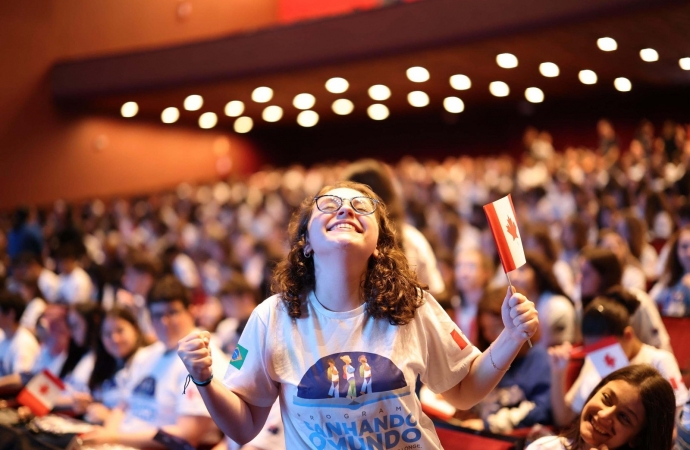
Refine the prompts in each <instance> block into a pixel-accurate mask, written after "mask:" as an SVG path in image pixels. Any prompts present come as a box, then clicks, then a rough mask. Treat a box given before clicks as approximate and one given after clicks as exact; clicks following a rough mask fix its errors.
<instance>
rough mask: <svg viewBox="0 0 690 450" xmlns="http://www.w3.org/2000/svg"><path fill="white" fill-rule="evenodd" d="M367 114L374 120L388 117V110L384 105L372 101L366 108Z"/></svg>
mask: <svg viewBox="0 0 690 450" xmlns="http://www.w3.org/2000/svg"><path fill="white" fill-rule="evenodd" d="M367 114H368V115H369V117H371V118H372V119H374V120H384V119H387V118H388V116H389V115H390V111H388V108H387V107H386V105H382V104H380V103H374V104H373V105H371V106H370V107H368V108H367Z"/></svg>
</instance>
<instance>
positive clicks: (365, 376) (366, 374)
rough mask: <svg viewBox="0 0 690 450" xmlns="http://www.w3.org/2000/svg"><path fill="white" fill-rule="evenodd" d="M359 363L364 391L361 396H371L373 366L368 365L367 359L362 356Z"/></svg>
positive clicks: (361, 391) (362, 390)
mask: <svg viewBox="0 0 690 450" xmlns="http://www.w3.org/2000/svg"><path fill="white" fill-rule="evenodd" d="M358 361H359V376H360V377H362V380H363V382H362V389H361V390H360V391H359V393H360V394H362V395H364V394H371V366H370V365H369V364H367V357H366V356H364V355H360V356H359V358H358Z"/></svg>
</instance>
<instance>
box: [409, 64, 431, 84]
mask: <svg viewBox="0 0 690 450" xmlns="http://www.w3.org/2000/svg"><path fill="white" fill-rule="evenodd" d="M407 79H408V80H410V81H413V82H415V83H423V82H425V81H429V71H428V70H426V69H425V68H424V67H419V66H416V67H410V68H409V69H407Z"/></svg>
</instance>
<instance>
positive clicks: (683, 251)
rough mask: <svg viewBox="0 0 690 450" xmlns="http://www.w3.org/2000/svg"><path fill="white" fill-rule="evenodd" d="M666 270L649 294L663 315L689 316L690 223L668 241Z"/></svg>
mask: <svg viewBox="0 0 690 450" xmlns="http://www.w3.org/2000/svg"><path fill="white" fill-rule="evenodd" d="M670 249H671V251H670V253H669V256H668V259H667V261H666V270H665V271H664V274H663V275H662V276H661V278H660V279H659V282H658V283H657V284H655V285H654V287H653V288H652V290H651V291H650V292H649V295H650V296H651V297H652V299H653V300H654V301H655V302H656V304H657V305H658V306H659V309H660V310H661V314H663V315H664V316H676V317H687V316H690V225H686V226H684V227H683V228H681V229H680V230H679V231H678V232H677V233H676V234H675V235H674V236H673V237H672V238H671V241H670Z"/></svg>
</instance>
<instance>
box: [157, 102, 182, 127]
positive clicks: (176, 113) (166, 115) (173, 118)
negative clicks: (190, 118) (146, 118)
mask: <svg viewBox="0 0 690 450" xmlns="http://www.w3.org/2000/svg"><path fill="white" fill-rule="evenodd" d="M179 118H180V110H179V109H177V108H175V107H174V106H171V107H169V108H165V109H164V110H163V112H162V113H161V121H162V122H163V123H175V122H177V119H179Z"/></svg>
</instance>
